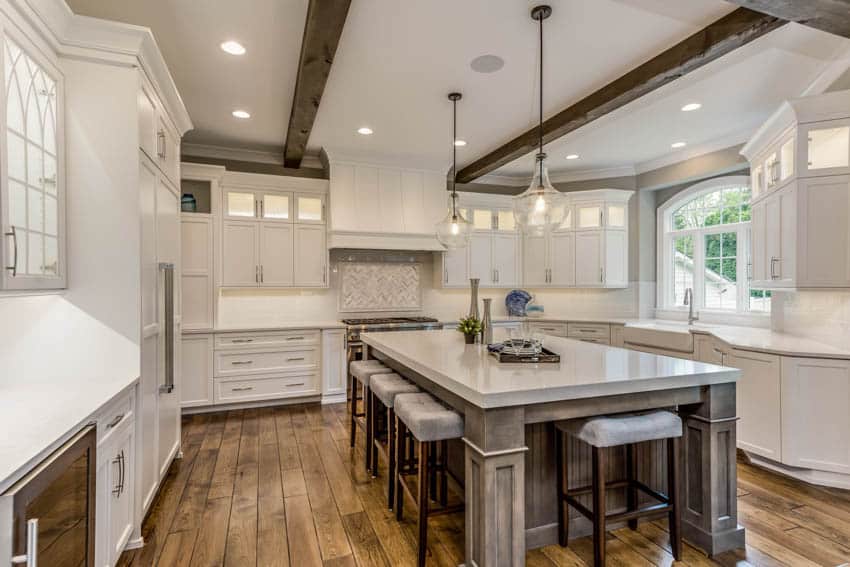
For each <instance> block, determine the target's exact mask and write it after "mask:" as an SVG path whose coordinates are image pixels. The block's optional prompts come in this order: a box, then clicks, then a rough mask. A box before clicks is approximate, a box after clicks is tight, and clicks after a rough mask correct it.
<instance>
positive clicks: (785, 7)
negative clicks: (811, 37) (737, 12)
mask: <svg viewBox="0 0 850 567" xmlns="http://www.w3.org/2000/svg"><path fill="white" fill-rule="evenodd" d="M728 1H729V2H731V3H732V4H735V5H737V6H742V7H744V8H749V9H750V10H755V11H756V12H761V13H762V14H768V15H770V16H774V17H776V18H780V19H783V20H787V21H789V22H797V23H798V24H802V25H804V26H809V27H810V28H816V29H819V30H822V31H825V32H829V33H832V34H835V35H840V36H842V37H846V38H850V0H728Z"/></svg>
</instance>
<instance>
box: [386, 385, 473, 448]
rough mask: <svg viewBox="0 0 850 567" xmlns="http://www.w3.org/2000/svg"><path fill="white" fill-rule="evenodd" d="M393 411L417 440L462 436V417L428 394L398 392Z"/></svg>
mask: <svg viewBox="0 0 850 567" xmlns="http://www.w3.org/2000/svg"><path fill="white" fill-rule="evenodd" d="M394 409H395V413H396V415H397V416H398V419H399V420H401V421H402V422H403V423H404V425H405V426H407V429H409V430H410V433H411V434H413V436H414V437H415V438H416V440H417V441H442V440H444V439H457V438H458V437H462V436H463V418H462V417H461V416H460V414H459V413H457V412H456V411H453V410H450V409H448V408H447V407H445V406H444V405H442V404H441V403H440V402H438V401H437V400H435V399H434V398H433V397H431V395H430V394H425V393H420V394H399V395H397V396H396V398H395V408H394Z"/></svg>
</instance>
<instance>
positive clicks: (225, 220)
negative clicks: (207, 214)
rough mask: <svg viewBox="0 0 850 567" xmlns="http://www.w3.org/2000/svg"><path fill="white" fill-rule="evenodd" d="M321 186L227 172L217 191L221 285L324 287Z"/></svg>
mask: <svg viewBox="0 0 850 567" xmlns="http://www.w3.org/2000/svg"><path fill="white" fill-rule="evenodd" d="M326 187H327V182H326V181H324V180H316V179H303V178H290V177H279V176H270V175H260V174H250V173H235V172H228V173H226V174H225V175H224V179H223V181H222V189H221V195H222V197H221V203H222V230H221V285H222V286H224V287H271V288H280V287H327V286H328V275H327V270H328V247H327V237H326V205H325V202H326V198H327V192H326Z"/></svg>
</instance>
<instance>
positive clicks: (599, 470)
mask: <svg viewBox="0 0 850 567" xmlns="http://www.w3.org/2000/svg"><path fill="white" fill-rule="evenodd" d="M564 434H568V435H572V436H573V437H575V438H576V439H579V440H580V441H583V442H585V443H587V444H588V445H590V446H591V447H592V469H593V471H592V481H591V486H585V487H582V488H574V489H569V488H568V487H569V467H568V466H566V462H567V445H566V444H565V443H564V441H565V435H564ZM681 437H682V420H681V419H680V418H679V416H677V415H676V414H674V413H671V412H669V411H653V412H649V413H644V414H637V415H635V414H626V415H615V416H605V417H593V418H588V419H577V420H568V421H561V422H558V423H556V424H555V439H556V446H557V453H556V461H557V469H558V471H557V476H558V535H559V543H560V544H561V545H562V546H564V547H566V546H567V539H568V536H569V506H572V507H573V508H575V509H576V510H577V511H578V512H579V513H580V514H582V515H583V516H585V517H586V518H588V519H589V520H590V521H591V522H593V556H594V565H596V566H600V565H605V527H606V523H607V522H619V521H624V520H626V521H628V525H629V527H630V528H632V529H636V528H637V521H638V519H639V518H643V517H646V516H657V515H659V514H665V513H666V514H667V515H668V516H669V522H670V545H671V547H672V548H673V557H674V558H675V559H677V560H679V559H681V556H682V539H681V497H680V494H679V492H680V488H681V485H680V477H679V475H680V471H679V469H680V467H681V464H680V450H679V441H680V438H681ZM661 439H666V440H667V494H666V495H665V494H662V493H660V492H657V491H655V490H653V489H652V488H650V487H648V486H646V485H645V484H643V483H642V482H640V481H639V480H638V479H637V478H635V477H636V470H637V469H636V466H635V455H634V453H635V450H634V444H635V443H641V442H643V441H655V440H661ZM621 445H625V446H626V479H625V480H621V481H617V482H611V483H608V484H607V485H606V480H605V468H606V459H607V454H606V453H607V449H608V448H611V447H618V446H621ZM622 487H625V488H626V500H627V505H626V511H625V512H620V513H617V514H606V512H605V505H606V503H605V497H606V490H607V489H608V488H622ZM638 490H640V491H641V492H644V493H645V494H647V495H649V496H651V497H652V498H654V499H655V500H657V501H658V503H654V504H650V505H647V506H644V507H642V508H638V498H637V491H638ZM583 494H592V497H591V498H592V501H593V510H592V511H591V510H589V509H588V508H586V507H585V506H584V505H583V504H581V503H580V502H579V501H578V500H576V497H577V496H580V495H583Z"/></svg>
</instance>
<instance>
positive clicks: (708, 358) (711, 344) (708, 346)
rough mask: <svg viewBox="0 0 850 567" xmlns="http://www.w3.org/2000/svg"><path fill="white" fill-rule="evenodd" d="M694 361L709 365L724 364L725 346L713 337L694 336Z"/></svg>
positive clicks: (697, 334)
mask: <svg viewBox="0 0 850 567" xmlns="http://www.w3.org/2000/svg"><path fill="white" fill-rule="evenodd" d="M694 360H698V361H699V362H706V363H708V364H717V365H718V366H722V365H723V364H724V362H725V361H724V347H723V344H722V343H721V342H720V341H719V340H717V339H715V338H714V337H712V336H711V335H703V334H699V333H696V334H694Z"/></svg>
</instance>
